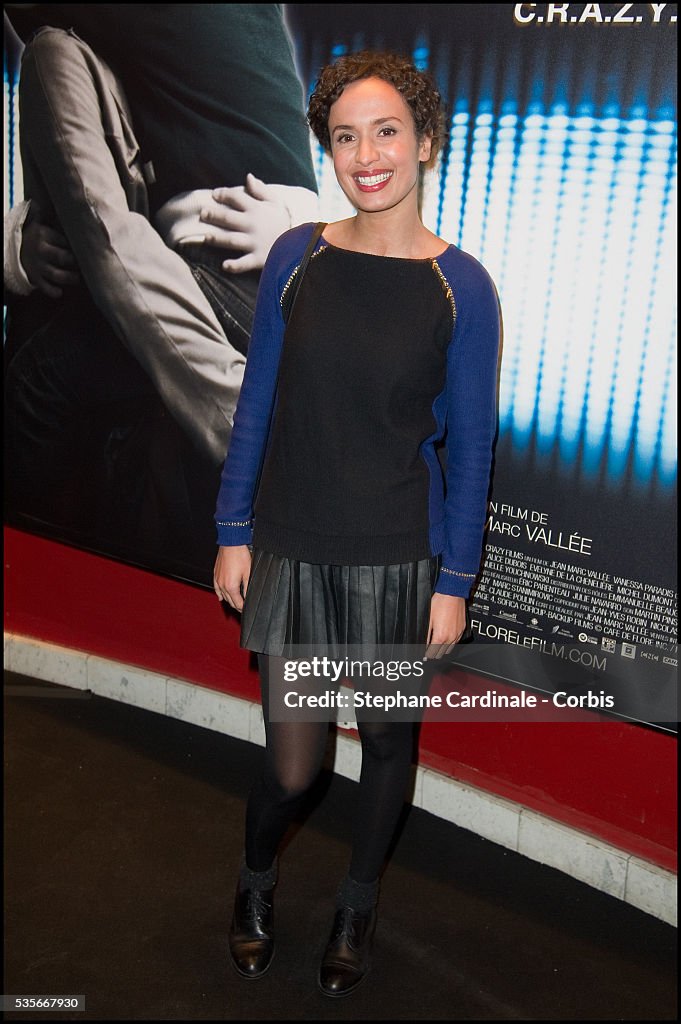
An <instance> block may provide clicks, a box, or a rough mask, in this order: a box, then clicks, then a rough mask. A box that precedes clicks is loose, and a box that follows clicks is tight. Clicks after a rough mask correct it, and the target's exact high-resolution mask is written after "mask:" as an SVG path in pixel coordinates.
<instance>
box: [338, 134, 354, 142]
mask: <svg viewBox="0 0 681 1024" xmlns="http://www.w3.org/2000/svg"><path fill="white" fill-rule="evenodd" d="M351 138H352V135H347V134H345V135H339V136H338V138H337V139H336V142H347V141H348V140H349V139H351Z"/></svg>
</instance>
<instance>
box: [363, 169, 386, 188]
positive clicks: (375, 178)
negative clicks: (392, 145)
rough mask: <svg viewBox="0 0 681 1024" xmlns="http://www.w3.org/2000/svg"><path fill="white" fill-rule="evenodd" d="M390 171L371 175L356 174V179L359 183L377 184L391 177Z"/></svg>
mask: <svg viewBox="0 0 681 1024" xmlns="http://www.w3.org/2000/svg"><path fill="white" fill-rule="evenodd" d="M392 173H393V172H392V171H386V172H385V174H372V175H371V177H362V178H360V177H359V175H358V176H357V181H358V182H359V183H360V185H378V184H379V183H380V182H381V181H387V180H388V178H392Z"/></svg>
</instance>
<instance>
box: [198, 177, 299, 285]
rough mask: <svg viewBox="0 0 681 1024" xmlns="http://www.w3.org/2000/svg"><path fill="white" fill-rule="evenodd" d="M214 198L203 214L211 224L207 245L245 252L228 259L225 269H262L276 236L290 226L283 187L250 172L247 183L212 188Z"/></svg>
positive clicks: (205, 221)
mask: <svg viewBox="0 0 681 1024" xmlns="http://www.w3.org/2000/svg"><path fill="white" fill-rule="evenodd" d="M213 200H214V201H213V203H212V204H211V205H209V206H206V207H205V208H204V209H203V210H202V211H201V215H200V216H201V220H202V221H203V222H204V224H210V225H211V227H212V230H209V231H206V234H205V241H206V244H207V245H215V246H217V247H219V248H221V249H241V250H243V252H244V255H243V256H241V257H239V258H238V259H233V260H230V259H227V260H225V261H224V263H223V264H222V269H223V270H227V271H229V272H230V273H232V274H241V273H244V271H247V270H260V269H261V268H262V267H264V265H265V260H266V259H267V256H268V253H269V251H270V249H271V248H272V245H273V244H274V242H275V241H276V239H277V238H278V237H279V235H281V234H283V232H284V231H286V230H287V229H288V228H289V227H290V226H291V216H290V214H289V211H288V208H287V207H286V206H285V205H284V203H283V202H282V196H281V189H280V188H279V189H270V188H269V186H268V185H266V184H265V182H264V181H261V180H260V179H259V178H256V177H255V175H254V174H248V175H247V176H246V184H245V186H242V185H236V186H234V187H233V188H216V189H213Z"/></svg>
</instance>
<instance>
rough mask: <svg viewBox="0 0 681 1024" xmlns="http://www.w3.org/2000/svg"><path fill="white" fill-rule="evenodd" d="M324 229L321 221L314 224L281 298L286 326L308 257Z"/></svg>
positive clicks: (324, 225) (308, 260)
mask: <svg viewBox="0 0 681 1024" xmlns="http://www.w3.org/2000/svg"><path fill="white" fill-rule="evenodd" d="M325 227H326V224H325V223H323V222H322V221H319V223H318V224H315V228H314V231H313V232H312V238H311V239H310V241H309V242H308V245H307V249H306V250H305V252H304V254H303V258H302V260H301V261H300V263H299V264H298V269H297V270H296V272H295V277H294V279H293V281H292V283H291V287H290V288H289V289H288V291H287V292H286V295H285V296H284V298H283V301H282V303H281V312H282V315H283V317H284V323H285V324H287V323H288V322H289V320H290V319H291V314H292V313H293V307H294V306H295V304H296V299H297V298H298V292H299V291H300V282H301V281H302V280H303V276H304V274H305V271H306V270H307V265H308V263H309V262H310V257H311V256H312V250H313V249H314V247H315V245H316V244H317V242H318V241H319V238H320V237H321V233H322V231H323V230H324V228H325Z"/></svg>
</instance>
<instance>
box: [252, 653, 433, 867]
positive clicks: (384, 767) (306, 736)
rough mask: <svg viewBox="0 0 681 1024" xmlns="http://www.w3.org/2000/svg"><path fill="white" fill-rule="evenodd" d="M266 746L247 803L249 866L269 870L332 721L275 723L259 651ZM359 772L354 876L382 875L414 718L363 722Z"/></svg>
mask: <svg viewBox="0 0 681 1024" xmlns="http://www.w3.org/2000/svg"><path fill="white" fill-rule="evenodd" d="M258 664H259V668H260V680H261V687H262V706H263V715H264V719H265V734H266V737H267V747H266V752H265V764H264V769H263V772H262V774H261V776H260V778H259V779H258V780H257V781H256V783H255V784H254V786H253V789H252V790H251V793H250V796H249V799H248V806H247V808H246V864H247V865H248V867H249V868H251V870H253V871H266V870H267V869H268V868H269V867H270V865H271V864H272V862H273V861H274V858H275V857H276V855H277V851H278V848H279V843H280V842H281V839H282V838H283V836H284V833H285V832H286V830H287V828H288V826H289V825H290V824H291V822H292V821H293V819H294V818H295V816H296V813H297V812H298V810H299V809H300V806H301V803H302V800H303V798H304V796H305V794H306V793H307V791H308V790H309V788H310V786H311V785H312V783H313V782H314V781H315V779H316V778H317V775H318V774H319V770H320V768H321V765H322V761H323V759H324V752H325V750H326V743H327V739H328V731H329V725H328V722H271V721H270V716H269V672H270V659H269V657H268V656H266V655H258ZM358 730H359V735H360V739H361V741H362V772H361V775H360V782H359V794H358V798H357V802H356V806H355V819H354V827H353V839H352V859H351V862H350V870H349V874H350V877H351V878H353V879H354V880H355V881H356V882H364V883H367V882H373V881H375V879H377V878H378V875H379V872H380V870H381V866H382V864H383V861H384V859H385V856H386V853H387V850H388V846H389V845H390V841H391V839H392V837H393V833H394V831H395V826H396V824H397V819H398V817H399V815H400V811H401V809H402V804H403V802H404V794H405V790H406V788H407V783H408V781H409V773H410V769H411V763H412V753H413V740H414V723H413V722H359V723H358Z"/></svg>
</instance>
